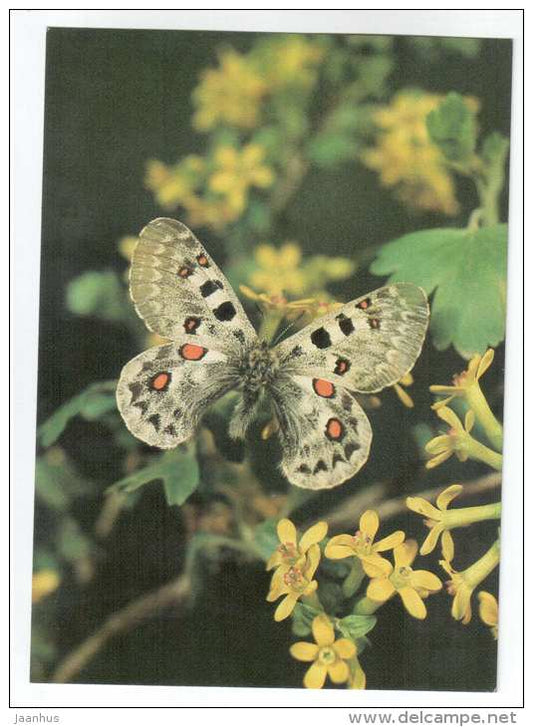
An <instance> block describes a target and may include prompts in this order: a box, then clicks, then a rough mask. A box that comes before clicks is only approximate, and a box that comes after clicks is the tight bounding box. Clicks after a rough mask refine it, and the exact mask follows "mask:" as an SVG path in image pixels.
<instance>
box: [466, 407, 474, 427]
mask: <svg viewBox="0 0 533 727" xmlns="http://www.w3.org/2000/svg"><path fill="white" fill-rule="evenodd" d="M475 423H476V415H475V414H474V412H473V411H472V409H469V410H468V411H467V412H466V415H465V431H467V432H471V431H472V427H473V426H474V424H475Z"/></svg>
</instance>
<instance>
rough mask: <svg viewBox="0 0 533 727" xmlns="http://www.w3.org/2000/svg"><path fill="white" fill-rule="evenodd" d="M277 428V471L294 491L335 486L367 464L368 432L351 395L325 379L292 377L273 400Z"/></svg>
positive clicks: (279, 389) (369, 433) (366, 423)
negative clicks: (279, 450)
mask: <svg viewBox="0 0 533 727" xmlns="http://www.w3.org/2000/svg"><path fill="white" fill-rule="evenodd" d="M273 404H274V411H275V413H276V417H277V419H278V422H279V425H280V436H281V444H282V448H283V455H282V461H281V468H282V471H283V473H284V474H285V476H286V477H287V479H288V480H289V481H290V482H292V484H293V485H297V486H298V487H304V488H307V489H312V490H318V489H324V488H331V487H335V486H337V485H340V484H341V483H342V482H344V481H345V480H347V479H349V478H350V477H352V476H353V475H355V473H356V472H357V471H358V470H359V469H360V468H361V467H362V466H363V465H364V463H365V462H366V460H367V458H368V453H369V450H370V442H371V440H372V429H371V427H370V424H369V422H368V419H367V417H366V414H365V413H364V411H363V410H362V408H361V407H360V406H359V404H358V403H357V401H356V400H355V398H354V396H353V394H352V393H351V392H350V391H349V390H348V389H346V388H344V387H343V386H342V385H337V384H334V383H332V382H331V381H328V380H326V379H316V378H312V377H308V376H299V375H297V376H291V377H290V378H289V379H287V382H286V386H285V387H281V386H280V387H278V389H277V390H276V391H275V393H274V395H273Z"/></svg>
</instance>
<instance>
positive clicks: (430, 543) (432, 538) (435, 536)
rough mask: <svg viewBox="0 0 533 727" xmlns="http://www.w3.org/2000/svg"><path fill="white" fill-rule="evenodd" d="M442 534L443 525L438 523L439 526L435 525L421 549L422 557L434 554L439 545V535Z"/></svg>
mask: <svg viewBox="0 0 533 727" xmlns="http://www.w3.org/2000/svg"><path fill="white" fill-rule="evenodd" d="M441 533H442V525H441V523H438V524H437V525H434V526H433V527H432V528H431V529H430V531H429V533H428V534H427V537H426V539H425V540H424V542H423V543H422V545H421V547H420V555H428V553H432V552H433V551H434V550H435V546H436V545H437V543H438V540H439V535H440V534H441Z"/></svg>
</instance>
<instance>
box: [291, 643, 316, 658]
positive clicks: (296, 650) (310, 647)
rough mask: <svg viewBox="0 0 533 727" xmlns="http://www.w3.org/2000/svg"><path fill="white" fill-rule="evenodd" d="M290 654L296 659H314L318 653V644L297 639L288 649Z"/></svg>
mask: <svg viewBox="0 0 533 727" xmlns="http://www.w3.org/2000/svg"><path fill="white" fill-rule="evenodd" d="M289 651H290V652H291V656H292V657H293V658H294V659H298V661H314V660H315V659H316V655H317V654H318V646H317V645H316V644H310V643H308V642H307V641H297V642H296V644H293V645H292V646H291V648H290V649H289Z"/></svg>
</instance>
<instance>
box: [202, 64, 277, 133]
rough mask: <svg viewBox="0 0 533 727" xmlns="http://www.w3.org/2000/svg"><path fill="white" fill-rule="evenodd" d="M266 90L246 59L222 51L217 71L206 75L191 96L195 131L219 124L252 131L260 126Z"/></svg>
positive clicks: (213, 70) (207, 72)
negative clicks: (194, 107) (194, 108)
mask: <svg viewBox="0 0 533 727" xmlns="http://www.w3.org/2000/svg"><path fill="white" fill-rule="evenodd" d="M266 90H267V87H266V84H265V81H264V79H262V78H261V76H260V74H259V73H258V72H257V71H256V70H255V69H254V67H253V65H252V64H251V63H250V62H249V60H248V59H247V58H246V57H245V56H243V55H241V54H239V53H237V52H235V51H234V50H228V51H225V52H224V53H222V54H221V55H220V62H219V67H218V68H216V69H209V70H207V71H205V72H204V73H203V74H202V76H201V81H200V83H199V85H198V86H197V87H196V88H195V90H194V92H193V102H194V105H195V106H196V109H197V110H196V113H195V114H194V116H193V125H194V127H195V128H196V129H198V131H209V130H210V129H213V128H214V127H215V126H218V125H219V124H227V125H228V126H235V127H237V128H241V129H253V128H254V127H255V126H257V124H258V123H259V116H260V110H261V101H262V99H263V96H264V94H265V92H266Z"/></svg>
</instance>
